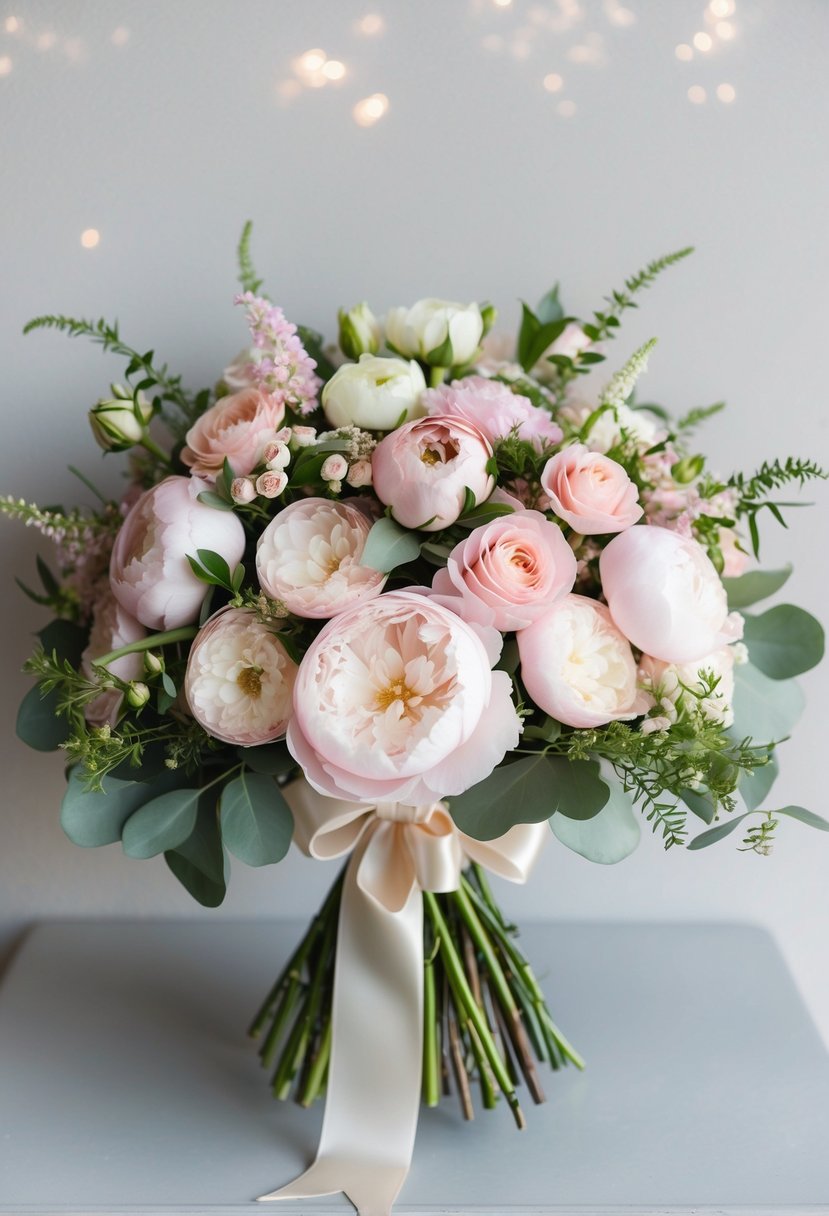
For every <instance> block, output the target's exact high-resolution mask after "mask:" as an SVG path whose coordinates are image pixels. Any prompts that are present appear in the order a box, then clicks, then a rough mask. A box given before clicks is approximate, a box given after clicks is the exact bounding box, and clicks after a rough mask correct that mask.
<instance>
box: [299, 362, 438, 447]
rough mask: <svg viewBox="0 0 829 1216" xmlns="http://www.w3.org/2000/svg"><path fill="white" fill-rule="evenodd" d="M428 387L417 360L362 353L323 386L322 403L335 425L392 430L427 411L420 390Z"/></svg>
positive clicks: (369, 429)
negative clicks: (358, 358) (411, 360)
mask: <svg viewBox="0 0 829 1216" xmlns="http://www.w3.org/2000/svg"><path fill="white" fill-rule="evenodd" d="M425 388H426V381H425V379H424V377H423V372H422V371H421V370H420V368H419V366H418V365H417V363H413V362H412V363H409V362H406V360H404V359H381V358H379V357H378V356H377V355H361V356H360V361H359V363H344V364H343V366H342V367H340V368H338V370H337V371H336V372H335V373H334V375H333V376H332V377H331V379H330V380H329V381H328V383H327V384H326V386H325V388H324V389H323V390H322V407H323V409H324V410H325V416H326V418H327V419H328V421H329V423H330V424H331V426H332V427H341V426H358V427H361V428H362V429H363V430H365V431H390V430H392V429H393V428H394V427H396V426H398V425H399V424H400V423H401V422H408V421H410V419H412V418H421V417H422V416H423V415H424V414H425V413H426V408H425V406H423V405H421V404H420V394H421V393H422V392H423V391H424V389H425Z"/></svg>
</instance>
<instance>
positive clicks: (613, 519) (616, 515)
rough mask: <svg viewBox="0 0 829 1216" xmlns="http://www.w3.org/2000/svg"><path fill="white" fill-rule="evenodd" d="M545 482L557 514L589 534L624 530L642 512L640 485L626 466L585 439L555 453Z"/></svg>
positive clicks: (544, 474) (545, 472) (542, 476)
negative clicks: (626, 470) (586, 445)
mask: <svg viewBox="0 0 829 1216" xmlns="http://www.w3.org/2000/svg"><path fill="white" fill-rule="evenodd" d="M541 485H542V487H543V489H544V492H545V493H546V495H547V497H548V498H549V500H550V506H551V508H552V510H553V511H555V513H556V515H558V516H560V518H561V519H563V520H565V521H566V522H567V523H568V524H569V525H570V527H571V528H574V529H575V530H576V532H581V533H582V534H583V535H585V536H594V535H597V534H599V535H601V534H603V533H607V532H622V531H624V529H625V528H629V527H630V526H631V524H635V523H636V521H637V519H639V518H641V515H642V508H641V507H640V505H639V497H638V492H637V489H636V486H635V485H634V484H633V482H632V481H631V480H630V478H629V477H628V475H627V473H626V472H625V470H624V469H623V468H622V466H621V465H620V464H618V463H617V462H616V461H615V460H611V459H610V457H609V456H602V455H600V454H599V453H597V452H591V451H590V450H589V448H587V447H585V445H584V444H583V443H574V444H572V445H571V446H570V447H568V448H564V449H563V451H561V452H557V453H556V455H555V456H553V457H551V458H550V460H548V461H547V463H546V464H545V466H544V470H543V472H542V474H541Z"/></svg>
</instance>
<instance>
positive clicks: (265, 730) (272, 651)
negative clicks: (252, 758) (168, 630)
mask: <svg viewBox="0 0 829 1216" xmlns="http://www.w3.org/2000/svg"><path fill="white" fill-rule="evenodd" d="M296 673H297V666H296V663H295V662H294V661H293V659H291V658H290V657H289V655H288V652H287V650H286V649H285V647H284V646H283V644H282V642H281V641H280V639H279V635H278V634H277V633H275V632H274V631H273V630H272V629H270V628H269V627H268V626H267V625H265V624H263V623H262V621H260V620H259V619H258V617H257V616H256V613H254V612H250V611H249V610H248V609H246V608H227V609H224V610H223V611H221V612H217V613H216V615H215V616H213V617H211V618H210V620H209V621H208V622H207V623H206V624H205V625H204V626H203V627H202V628H201V629H200V630H199V632H198V633H197V635H196V639H195V641H194V642H193V645H192V647H191V648H190V655H189V657H188V660H187V674H186V675H185V678H184V695H185V696H186V698H187V704H188V705H189V706H190V712H191V713H192V715H193V717H194V718H195V719H196V721H197V722H199V723H200V724H201V725H202V726H203V727H204V729H205V730H206V731H207V733H208V734H209V735H212V736H213V738H214V739H221V741H222V742H223V743H230V744H233V745H234V746H236V747H256V746H258V745H259V744H260V743H271V742H272V741H273V740H274V739H278V738H280V736H281V735H284V734H285V728H286V726H287V725H288V719H289V718H290V716H291V701H292V697H293V691H294V681H295V679H296Z"/></svg>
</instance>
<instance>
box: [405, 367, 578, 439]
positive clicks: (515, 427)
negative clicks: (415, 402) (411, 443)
mask: <svg viewBox="0 0 829 1216" xmlns="http://www.w3.org/2000/svg"><path fill="white" fill-rule="evenodd" d="M420 400H421V402H422V403H423V405H425V406H426V409H427V410H428V412H429V413H430V414H432V415H435V414H442V415H444V416H446V417H450V418H465V419H466V421H467V422H471V423H473V424H474V425H475V426H477V427H478V429H479V430H481V431H483V433H484V434H485V435H486V437H487V439H489V440H490V442H492V443H494V442H495V441H496V440H497V439H504V438H506V436H507V435H512V434H515V435H517V436H518V438H519V439H527V440H530V441H531V442H532V443H534V444H535V445H536V446H537V447H538V448H539V449H540V448H543V447H549V446H550V445H552V444H555V443H559V442H560V440H561V437H562V435H563V431H562V429H561V427H560V426H559V425H558V424H557V423H555V422H553V420H552V418H551V417H550V414H549V413H548V411H547V410H545V409H542V407H541V406H538V405H533V403H532V402H531V401H530V399H529V398H528V397H524V396H522V395H521V394H519V393H514V392H513V391H512V390H511V389H510V387H509V385H506V384H502V383H501V381H500V380H490V379H488V378H487V377H486V376H465V377H464V378H463V380H453V381H452V383H451V384H444V385H441V386H440V388H432V389H428V390H427V392H425V393H423V395H422V396H421V398H420Z"/></svg>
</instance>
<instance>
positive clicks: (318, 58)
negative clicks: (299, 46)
mask: <svg viewBox="0 0 829 1216" xmlns="http://www.w3.org/2000/svg"><path fill="white" fill-rule="evenodd" d="M327 58H328V56H327V55H326V53H325V51H321V50H320V49H319V48H318V47H315V48H314V49H313V50H311V51H306V52H305V54H304V55H300V57H299V59H297V60H296V61H295V62H294V67H295V68H296V70H297V71H298V72H299V73H300V75H308V74H309V73H311V72H318V71H319V70H320V68H321V67H322V65H323V64H324V63H325V61H326V59H327Z"/></svg>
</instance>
